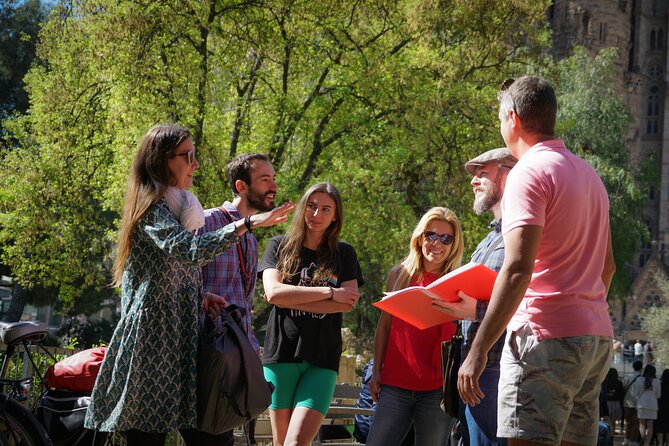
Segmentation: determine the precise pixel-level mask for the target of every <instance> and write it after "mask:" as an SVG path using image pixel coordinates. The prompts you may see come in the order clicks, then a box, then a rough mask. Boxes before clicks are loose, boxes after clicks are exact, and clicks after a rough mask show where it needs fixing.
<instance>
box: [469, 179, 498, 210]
mask: <svg viewBox="0 0 669 446" xmlns="http://www.w3.org/2000/svg"><path fill="white" fill-rule="evenodd" d="M499 198H500V197H499V193H497V185H496V184H491V185H490V187H487V188H486V189H485V191H483V192H481V193H479V194H477V195H476V197H475V198H474V206H473V208H474V213H475V214H476V215H482V214H484V213H486V212H488V211H489V210H490V208H491V207H493V206H494V205H495V204H496V203H497V202H498V201H499Z"/></svg>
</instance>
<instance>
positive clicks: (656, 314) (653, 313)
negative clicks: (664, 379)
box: [641, 273, 669, 367]
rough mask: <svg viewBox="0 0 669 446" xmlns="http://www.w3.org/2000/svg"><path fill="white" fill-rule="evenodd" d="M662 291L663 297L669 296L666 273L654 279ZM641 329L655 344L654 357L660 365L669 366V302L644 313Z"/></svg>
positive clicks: (668, 281)
mask: <svg viewBox="0 0 669 446" xmlns="http://www.w3.org/2000/svg"><path fill="white" fill-rule="evenodd" d="M652 280H654V281H655V283H656V284H657V286H658V287H659V288H660V290H661V291H662V295H664V296H669V279H668V278H667V276H666V274H664V273H657V274H656V275H655V277H654V278H653V279H652ZM641 329H642V330H643V331H645V332H646V333H647V334H648V336H649V338H650V340H651V341H652V342H653V355H654V356H655V359H656V361H657V362H658V363H660V364H664V366H665V367H666V366H667V364H669V307H668V306H667V302H664V305H663V306H657V307H651V308H648V309H647V310H645V312H644V313H643V319H642V320H641Z"/></svg>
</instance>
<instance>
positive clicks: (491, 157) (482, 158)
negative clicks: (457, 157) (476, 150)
mask: <svg viewBox="0 0 669 446" xmlns="http://www.w3.org/2000/svg"><path fill="white" fill-rule="evenodd" d="M517 162H518V160H517V159H516V157H515V156H513V155H512V154H511V152H510V151H509V149H507V148H501V149H492V150H488V151H487V152H485V153H482V154H480V155H479V156H477V157H476V158H473V159H470V160H469V161H467V164H465V169H467V172H469V173H470V174H472V175H474V173H475V172H476V167H477V166H484V165H486V164H497V165H498V166H505V167H508V168H509V169H511V168H512V167H513V166H515V165H516V163H517Z"/></svg>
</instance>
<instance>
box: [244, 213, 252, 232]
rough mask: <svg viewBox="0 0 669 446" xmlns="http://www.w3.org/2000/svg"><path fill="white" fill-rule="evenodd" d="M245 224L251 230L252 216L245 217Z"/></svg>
mask: <svg viewBox="0 0 669 446" xmlns="http://www.w3.org/2000/svg"><path fill="white" fill-rule="evenodd" d="M244 226H246V230H247V231H249V232H251V216H250V215H247V216H246V218H244Z"/></svg>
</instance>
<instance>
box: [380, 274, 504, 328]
mask: <svg viewBox="0 0 669 446" xmlns="http://www.w3.org/2000/svg"><path fill="white" fill-rule="evenodd" d="M496 278H497V273H496V272H495V271H493V270H491V269H490V268H487V267H485V266H483V265H481V264H480V263H468V264H467V265H464V266H462V267H460V268H458V269H455V270H453V271H451V272H450V273H448V274H445V275H444V276H442V277H440V278H439V279H437V280H435V281H434V282H432V283H431V284H429V285H428V286H427V287H422V286H412V287H409V288H404V289H402V290H398V291H393V292H390V293H385V297H384V298H383V300H381V301H379V302H376V303H374V304H372V305H374V306H375V307H377V308H380V309H381V310H383V311H385V312H387V313H389V314H391V315H393V316H395V317H398V318H400V319H402V320H404V321H406V322H408V323H410V324H412V325H413V326H415V327H416V328H419V329H421V330H423V329H425V328H430V327H434V326H435V325H439V324H443V323H444V322H449V321H452V320H453V318H452V317H450V316H449V315H447V314H446V313H442V312H441V311H439V310H435V309H434V308H432V300H433V299H442V300H445V301H447V302H457V301H459V300H460V298H459V297H458V295H457V294H458V291H464V292H465V293H466V294H468V295H470V296H472V297H475V298H476V299H478V300H490V295H491V294H492V289H493V286H494V285H495V279H496Z"/></svg>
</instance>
